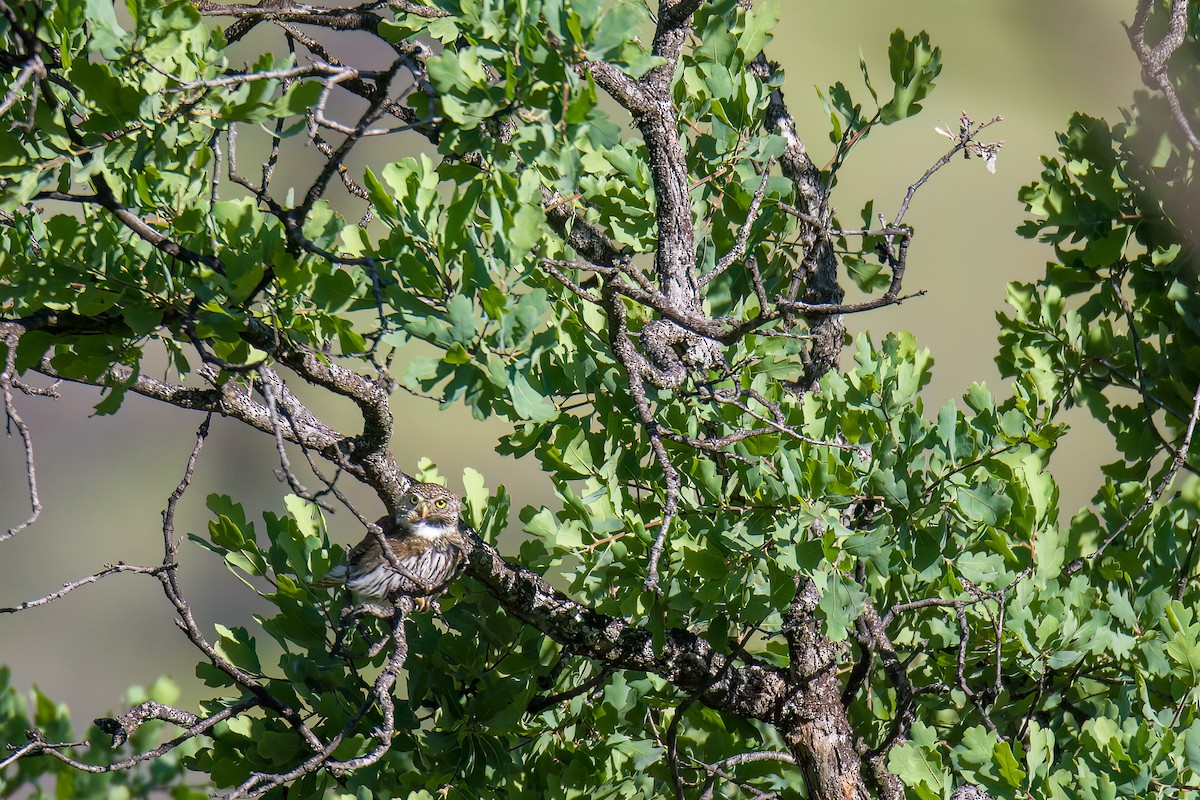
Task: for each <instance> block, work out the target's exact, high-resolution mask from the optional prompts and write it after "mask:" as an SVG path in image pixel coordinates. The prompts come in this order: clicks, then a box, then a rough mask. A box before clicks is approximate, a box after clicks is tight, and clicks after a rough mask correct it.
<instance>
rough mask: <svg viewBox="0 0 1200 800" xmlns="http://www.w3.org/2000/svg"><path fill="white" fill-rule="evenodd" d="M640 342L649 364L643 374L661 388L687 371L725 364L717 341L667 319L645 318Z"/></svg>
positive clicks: (677, 383)
mask: <svg viewBox="0 0 1200 800" xmlns="http://www.w3.org/2000/svg"><path fill="white" fill-rule="evenodd" d="M641 342H642V351H643V352H644V353H645V354H646V362H647V366H648V367H649V369H647V371H646V378H647V380H649V381H650V382H651V383H653V384H654V385H655V386H658V387H659V388H662V389H674V388H676V387H678V386H680V385H681V384H682V383H683V381H684V379H685V378H687V376H688V373H690V372H695V371H699V370H708V369H715V368H717V367H721V366H724V364H725V355H724V353H722V352H721V346H720V345H719V344H718V343H717V342H715V341H713V340H712V339H708V338H705V337H704V336H700V335H699V334H696V333H693V332H691V331H688V330H685V329H684V328H681V327H680V326H679V325H676V324H675V323H674V322H670V321H668V320H663V319H658V320H654V321H652V322H647V323H646V324H645V326H643V327H642V334H641Z"/></svg>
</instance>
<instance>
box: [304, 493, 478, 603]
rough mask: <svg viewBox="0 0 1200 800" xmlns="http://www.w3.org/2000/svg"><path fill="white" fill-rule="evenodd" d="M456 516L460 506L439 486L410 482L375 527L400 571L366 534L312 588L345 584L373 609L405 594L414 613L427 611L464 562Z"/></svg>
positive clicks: (463, 541) (376, 540)
mask: <svg viewBox="0 0 1200 800" xmlns="http://www.w3.org/2000/svg"><path fill="white" fill-rule="evenodd" d="M461 513H462V501H461V500H459V499H458V498H457V497H455V496H454V495H453V494H451V493H450V492H448V491H446V489H444V488H443V487H441V486H438V485H437V484H433V483H414V484H413V485H412V486H410V487H408V494H407V495H405V497H404V501H403V502H402V503H401V504H400V507H399V508H398V509H396V513H395V514H390V515H388V516H386V517H383V518H382V519H380V520H379V522H377V523H376V524H377V525H379V527H380V528H382V529H383V536H384V539H385V540H386V541H387V543H388V545H389V546H390V547H391V550H392V553H393V554H394V555H395V557H396V561H397V562H398V563H399V564H400V565H401V566H402V567H403V568H404V571H403V572H402V571H400V570H397V569H396V568H395V567H393V566H392V564H391V562H390V561H389V560H388V558H387V556H386V555H384V553H383V551H382V549H381V548H380V545H379V537H377V536H375V535H374V534H372V533H368V534H367V536H366V538H364V539H363V540H362V541H361V542H359V543H358V544H357V545H356V546H355V547H354V549H353V550H351V551H350V555H349V556H348V557H347V558H346V563H345V564H341V565H338V566H336V567H334V568H333V569H331V570H329V572H327V573H326V574H325V577H324V578H322V579H321V580H320V581H319V582H318V583H316V584H314V585H315V586H317V587H325V588H328V587H331V586H341V585H344V586H346V587H347V588H348V589H349V590H350V591H351V592H352V593H353V594H354V595H355V596H356V597H357V598H360V599H362V600H363V601H366V602H368V603H372V604H373V605H382V604H381V603H379V602H378V601H390V600H393V599H395V598H396V597H399V596H401V595H408V596H409V597H412V598H413V599H414V601H415V603H416V607H417V608H418V609H425V608H428V607H429V605H430V604H431V603H432V601H433V598H434V596H436V595H438V594H440V593H441V592H442V590H444V589H445V588H446V586H447V585H448V584H449V583H450V581H452V580H454V578H456V577H457V576H458V573H459V572H461V571H462V568H463V566H464V565H465V563H466V556H467V550H468V545H467V541H466V539H465V538H464V537H463V535H462V533H461V532H460V531H459V529H458V517H459V515H460V514H461ZM406 573H407V574H406ZM413 578H417V579H418V581H419V584H418V583H417V582H415V581H413V580H412V579H413Z"/></svg>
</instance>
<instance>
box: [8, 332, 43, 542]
mask: <svg viewBox="0 0 1200 800" xmlns="http://www.w3.org/2000/svg"><path fill="white" fill-rule="evenodd" d="M0 333H3V334H4V336H3V340H4V371H3V372H0V391H3V393H4V413H5V418H6V420H7V424H6V430H7V432H8V435H9V436H11V435H12V429H13V428H16V429H17V435H18V436H20V437H21V443H22V444H23V445H24V449H25V481H26V483H27V484H28V486H29V505H30V508H31V510H30V513H29V516H28V517H26V518H25V519H24V520H23V521H21V522H20V523H18V524H17V525H16V526H15V527H12V528H9V529H7V530H5V531H0V542H3V541H4V540H5V539H9V538H12V537H13V536H16V535H17V534H18V533H20V532H21V531H23V530H25V529H26V528H28V527H29V526H30V525H32V524H33V523H35V522H37V519H38V517H40V516H41V514H42V501H41V498H40V497H38V486H37V467H36V466H35V463H34V459H33V437H32V435H31V434H30V433H29V426H28V425H26V424H25V421H24V420H23V419H21V416H20V415H19V414H17V409H16V406H15V405H13V398H12V389H13V385H14V383H15V381H16V371H17V367H16V359H17V343H18V342H19V341H20V339H21V331H20V330H19V329H10V330H8V331H0ZM22 388H23V387H22Z"/></svg>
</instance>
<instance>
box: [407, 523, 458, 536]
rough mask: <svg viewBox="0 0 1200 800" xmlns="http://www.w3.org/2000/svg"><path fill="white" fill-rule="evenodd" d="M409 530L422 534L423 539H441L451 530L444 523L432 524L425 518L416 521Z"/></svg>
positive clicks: (416, 534)
mask: <svg viewBox="0 0 1200 800" xmlns="http://www.w3.org/2000/svg"><path fill="white" fill-rule="evenodd" d="M409 530H410V531H411V532H412V534H413V535H414V536H420V537H421V538H422V539H440V538H441V537H443V536H445V535H446V534H447V533H449V532H450V529H449V528H447V527H445V526H444V525H430V524H429V523H428V522H426V521H424V520H421V521H419V522H416V523H414V524H413V525H411V526H410V527H409Z"/></svg>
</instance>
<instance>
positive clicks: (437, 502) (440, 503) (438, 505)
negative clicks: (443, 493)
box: [433, 500, 446, 508]
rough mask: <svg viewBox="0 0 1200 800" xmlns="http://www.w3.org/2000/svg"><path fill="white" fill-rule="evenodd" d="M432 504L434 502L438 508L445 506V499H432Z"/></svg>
mask: <svg viewBox="0 0 1200 800" xmlns="http://www.w3.org/2000/svg"><path fill="white" fill-rule="evenodd" d="M433 504H434V505H435V506H437V507H438V508H445V507H446V501H445V500H434V501H433Z"/></svg>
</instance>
